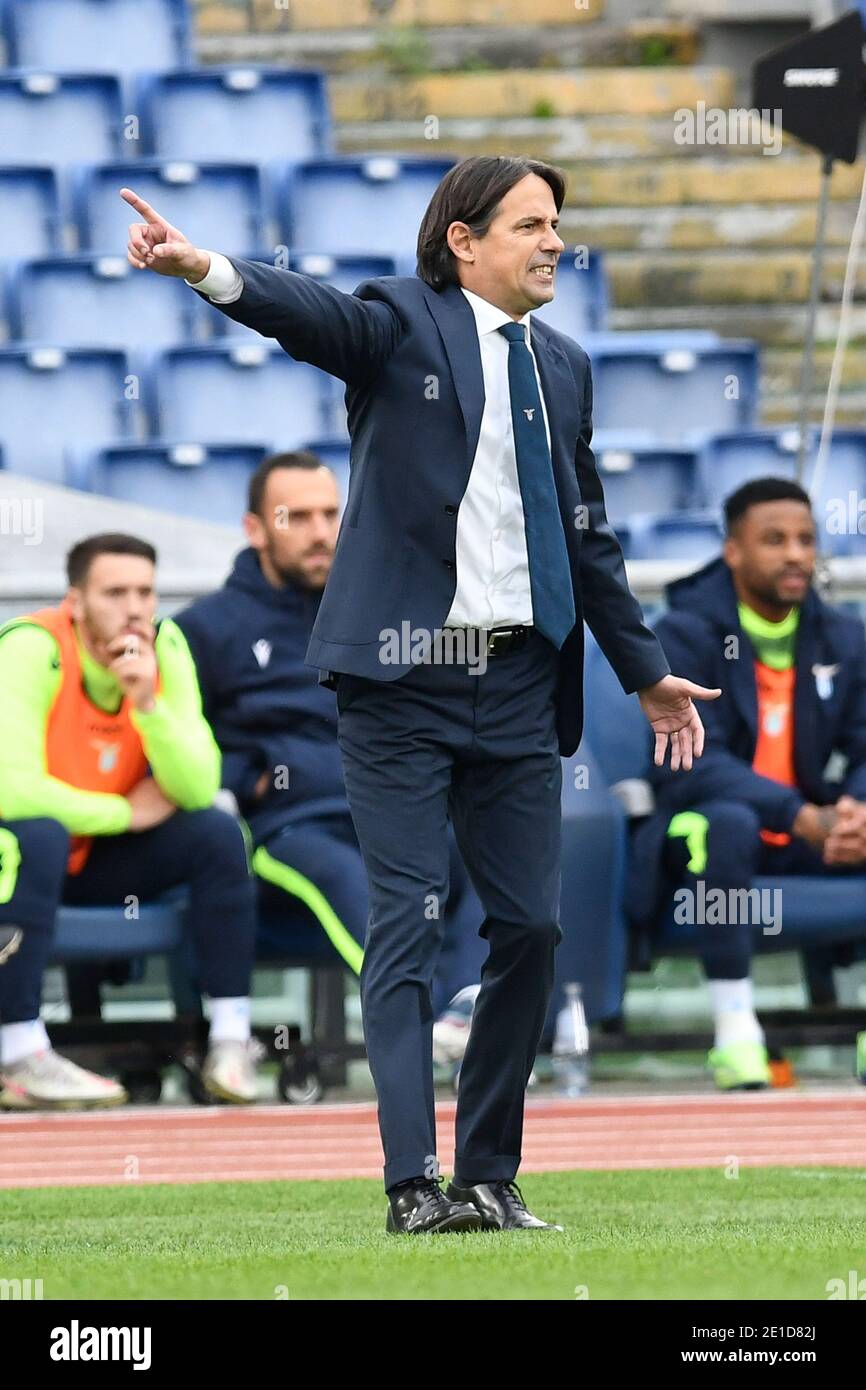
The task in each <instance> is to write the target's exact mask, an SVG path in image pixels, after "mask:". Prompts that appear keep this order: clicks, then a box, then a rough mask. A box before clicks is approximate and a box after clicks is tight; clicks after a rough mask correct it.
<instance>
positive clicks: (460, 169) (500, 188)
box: [417, 154, 566, 290]
mask: <svg viewBox="0 0 866 1390" xmlns="http://www.w3.org/2000/svg"><path fill="white" fill-rule="evenodd" d="M527 174H537V175H538V177H539V178H540V179H544V182H545V183H546V184H547V185H548V187H549V188H550V191H551V193H552V194H553V199H554V202H555V203H556V210H557V212H559V210H560V209H561V207H562V204H563V203H564V202H565V187H566V181H565V174H563V173H562V171H561V170H560V169H556V168H554V166H553V165H552V164H544V163H542V161H541V160H540V159H527V158H524V157H523V156H517V157H511V156H506V155H487V154H482V155H475V156H473V157H472V158H471V159H464V160H462V161H461V163H460V164H455V166H454V168H453V169H449V171H448V173H447V174H446V175H445V177H444V179H443V180H442V182H441V183H440V184H439V187H438V188H437V189H436V192H435V193H434V194H433V197H432V198H431V199H430V206H429V207H428V209H427V211H426V212H425V214H424V220H423V221H422V223H421V230H420V231H419V233H418V266H417V273H418V275H419V276H420V277H421V279H422V280H424V281H425V283H426V284H428V285H430V287H431V288H432V289H434V290H441V289H444V287H445V286H446V285H456V284H459V279H458V275H457V261H456V259H455V257H454V256H453V255H452V252H451V249H450V247H449V245H448V228H449V227H450V226H451V223H452V222H465V223H466V225H467V227H469V228H470V229H471V231H472V234H473V236H476V237H483V236H486V234H487V232H488V231H489V230H490V224H491V222H492V221H493V219H494V217H495V216H496V214H497V212H498V210H499V204H500V203H501V202H502V199H503V198H504V197H505V195H506V193H507V192H508V191H509V189H512V188H513V187H514V185H515V184H516V183H520V181H521V179H525V178H526V176H527Z"/></svg>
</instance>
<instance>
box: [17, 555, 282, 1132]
mask: <svg viewBox="0 0 866 1390" xmlns="http://www.w3.org/2000/svg"><path fill="white" fill-rule="evenodd" d="M155 562H156V552H155V551H154V549H153V547H152V546H151V545H149V544H148V543H147V542H146V541H142V540H139V539H137V538H136V537H134V536H125V535H114V534H110V535H102V536H91V537H89V538H88V539H87V540H83V541H79V542H78V544H77V545H75V546H73V548H72V550H71V551H70V553H69V555H68V557H67V573H68V578H69V590H68V593H67V595H66V598H65V599H64V600H63V602H62V603H61V604H60V605H59V606H58V607H56V608H42V609H39V610H38V611H37V612H35V613H31V614H29V615H28V616H26V617H23V618H18V619H15V620H13V621H12V622H9V623H6V624H5V626H4V627H3V628H0V731H2V737H0V932H2V936H0V945H2V941H3V939H4V938H6V939H7V950H8V946H9V945H10V944H11V943H12V942H14V939H15V937H14V935H11V934H10V932H9V931H8V930H7V929H9V928H15V929H16V931H15V935H17V937H18V938H19V939H18V944H17V951H16V952H15V953H14V954H11V953H9V955H8V958H7V960H6V961H5V963H4V965H3V968H2V970H0V1106H3V1107H6V1108H13V1109H38V1108H51V1107H63V1108H64V1109H68V1108H71V1107H74V1106H78V1105H81V1106H88V1105H115V1104H119V1103H120V1102H122V1101H124V1100H125V1099H126V1095H125V1092H124V1091H123V1088H122V1087H121V1086H119V1085H118V1084H117V1083H116V1082H114V1081H109V1080H107V1079H105V1078H104V1077H101V1076H96V1075H95V1074H93V1073H92V1072H88V1071H85V1070H84V1069H83V1068H81V1067H79V1066H76V1065H75V1064H74V1063H73V1062H71V1061H69V1060H68V1059H67V1058H65V1057H61V1056H60V1055H59V1054H58V1053H56V1052H54V1051H53V1049H52V1048H51V1044H50V1042H49V1039H48V1035H47V1033H46V1031H45V1027H44V1025H43V1023H42V1021H41V1019H40V1017H39V1010H40V1002H41V993H42V977H43V973H44V970H45V966H46V964H47V962H48V960H49V958H50V953H51V940H52V934H53V928H54V920H55V916H56V913H57V909H58V907H59V906H60V904H61V903H66V904H73V905H86V906H90V905H96V904H100V905H108V904H113V905H117V906H124V907H127V908H132V909H134V907H135V904H136V903H143V902H146V901H147V900H148V899H149V898H152V897H154V896H157V895H159V894H160V893H162V892H163V891H164V890H166V889H169V888H174V887H176V886H179V885H186V886H187V887H188V889H189V925H190V930H191V934H192V938H193V944H194V948H195V953H196V957H197V960H198V964H199V968H200V970H201V973H202V978H203V981H204V987H205V990H206V992H207V993H208V995H209V996H210V1014H211V1027H210V1039H209V1049H208V1054H207V1058H206V1061H205V1066H204V1071H203V1080H204V1084H205V1086H206V1088H207V1089H208V1091H210V1092H211V1094H213V1095H214V1096H217V1097H219V1098H221V1099H224V1100H228V1101H237V1102H246V1101H251V1100H253V1099H254V1098H255V1071H254V1063H253V1059H252V1055H251V1049H250V1047H249V1038H250V1022H249V998H248V996H249V983H250V972H251V968H252V962H253V953H254V941H255V910H256V903H255V884H254V881H253V878H252V876H251V874H250V872H249V866H248V863H247V856H246V846H245V843H244V837H243V832H242V829H241V827H240V826H239V825H238V823H237V821H236V820H235V819H234V818H233V817H232V816H230V815H228V814H227V813H226V812H224V811H221V810H217V809H215V808H214V807H213V806H212V804H211V803H212V802H213V799H214V796H215V795H216V792H217V790H218V789H219V783H220V754H219V748H218V747H217V745H216V743H215V741H214V738H213V735H212V733H211V730H210V728H209V727H208V724H207V721H206V720H205V718H204V716H203V714H202V709H201V697H200V694H199V689H198V683H197V680H196V673H195V667H194V665H193V662H192V658H191V656H190V653H189V648H188V647H187V644H186V642H185V641H184V638H183V634H182V633H181V632H180V631H179V629H178V628H177V627H176V626H175V624H174V623H173V622H171V621H165V620H164V621H162V622H159V623H157V622H156V621H155V617H154V615H155V612H156V603H157V599H156V590H155V588H154V568H155Z"/></svg>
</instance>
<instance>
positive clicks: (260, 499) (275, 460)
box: [247, 449, 325, 520]
mask: <svg viewBox="0 0 866 1390" xmlns="http://www.w3.org/2000/svg"><path fill="white" fill-rule="evenodd" d="M324 467H325V464H323V463H322V460H321V459H320V458H319V456H318V454H313V453H311V452H310V450H309V449H297V450H295V451H294V452H293V453H288V454H269V455H268V457H267V458H264V459H262V461H261V463H260V464H259V466H258V468H257V469H256V471H255V473H253V475H252V477H251V478H250V482H249V493H248V495H247V510H248V511H251V512H253V513H254V514H255V515H256V516H258V517H262V520H264V517H263V515H262V508H263V506H264V502H265V486H266V484H267V481H268V478H269V477H270V476H271V474H272V473H273V472H274V471H275V470H276V469H277V468H324Z"/></svg>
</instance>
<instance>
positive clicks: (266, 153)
mask: <svg viewBox="0 0 866 1390" xmlns="http://www.w3.org/2000/svg"><path fill="white" fill-rule="evenodd" d="M139 90H140V93H141V99H140V102H139V107H138V109H140V110H141V112H142V128H143V136H144V140H145V144H144V152H145V153H146V154H147V155H150V156H155V157H158V158H161V159H192V160H209V159H210V160H220V161H225V160H237V161H238V162H239V163H244V162H245V161H246V160H248V159H249V158H250V156H251V155H253V154H254V155H255V158H256V160H257V161H258V162H259V163H260V164H267V163H270V162H272V161H274V162H278V163H279V164H281V165H283V166H284V167H285V166H286V165H287V164H289V163H296V162H300V161H301V160H304V159H313V158H315V156H316V155H325V154H328V152H329V150H330V120H329V116H328V102H327V95H326V88H325V79H324V75H323V74H322V73H318V72H311V71H309V72H291V71H289V70H288V69H286V68H274V67H260V66H253V65H249V66H244V67H240V66H238V67H207V68H200V69H195V70H193V71H186V72H163V73H148V74H144V75H142V77H141V79H140V86H139Z"/></svg>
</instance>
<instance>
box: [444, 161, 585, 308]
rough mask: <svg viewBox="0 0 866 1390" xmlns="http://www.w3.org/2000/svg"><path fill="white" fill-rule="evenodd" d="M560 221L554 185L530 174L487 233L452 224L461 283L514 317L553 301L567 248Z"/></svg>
mask: <svg viewBox="0 0 866 1390" xmlns="http://www.w3.org/2000/svg"><path fill="white" fill-rule="evenodd" d="M558 222H559V214H558V213H557V211H556V203H555V202H554V199H553V193H552V192H551V189H550V187H549V186H548V184H546V183H545V181H544V179H541V178H539V177H538V175H537V174H527V176H526V178H525V179H521V180H520V182H519V183H516V184H515V185H514V187H513V188H511V189H509V191H508V192H507V193H506V195H505V197H504V198H503V199H502V202H501V203H500V204H499V210H498V212H497V214H496V216H495V217H494V219H493V221H492V222H491V224H490V228H489V230H488V231H487V232H486V234H485V235H484V236H483V237H473V236H472V235H471V233H470V232H469V230H468V228H466V227H465V225H464V224H463V223H460V222H454V223H452V224H451V227H450V228H449V245H451V249H452V251H453V252H454V253H455V255H456V256H457V262H458V271H459V275H460V283H461V284H462V285H464V286H465V287H466V289H467V290H471V291H472V293H473V294H478V295H480V296H481V298H482V299H486V300H488V301H489V302H490V303H491V304H495V305H496V306H497V307H498V308H500V309H502V310H504V311H505V313H507V314H511V315H512V316H513V317H514V318H522V316H523V315H524V314H526V313H528V312H529V310H530V309H538V308H540V307H541V306H542V305H544V304H549V303H550V301H551V300H552V299H553V296H554V293H555V289H554V282H555V279H556V266H557V263H558V261H559V257H560V255H561V253H562V251H563V250H564V249H565V243H564V242H563V241H562V240H561V239H560V237H558V236H557V234H556V227H557V224H558ZM461 229H462V230H461ZM545 267H546V269H545Z"/></svg>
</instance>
